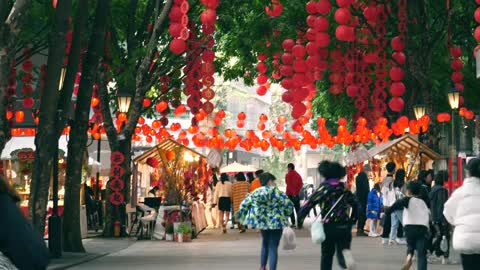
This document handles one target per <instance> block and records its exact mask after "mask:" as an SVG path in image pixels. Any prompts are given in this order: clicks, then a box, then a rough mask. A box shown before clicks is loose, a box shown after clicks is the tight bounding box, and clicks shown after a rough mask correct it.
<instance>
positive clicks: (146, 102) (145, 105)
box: [142, 98, 152, 108]
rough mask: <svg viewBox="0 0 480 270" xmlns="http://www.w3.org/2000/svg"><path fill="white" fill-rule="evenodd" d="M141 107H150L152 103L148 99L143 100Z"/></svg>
mask: <svg viewBox="0 0 480 270" xmlns="http://www.w3.org/2000/svg"><path fill="white" fill-rule="evenodd" d="M142 105H143V107H145V108H146V107H150V105H152V101H151V100H150V99H149V98H144V99H143V102H142Z"/></svg>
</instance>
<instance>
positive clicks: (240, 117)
mask: <svg viewBox="0 0 480 270" xmlns="http://www.w3.org/2000/svg"><path fill="white" fill-rule="evenodd" d="M237 119H238V120H245V119H247V115H246V114H245V113H244V112H240V113H239V114H238V116H237Z"/></svg>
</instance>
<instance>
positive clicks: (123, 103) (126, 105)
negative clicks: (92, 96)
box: [117, 95, 132, 113]
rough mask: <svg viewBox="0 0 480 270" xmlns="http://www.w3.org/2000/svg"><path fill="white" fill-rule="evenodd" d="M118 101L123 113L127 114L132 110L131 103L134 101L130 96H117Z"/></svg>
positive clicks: (120, 110) (119, 109) (119, 108)
mask: <svg viewBox="0 0 480 270" xmlns="http://www.w3.org/2000/svg"><path fill="white" fill-rule="evenodd" d="M117 99H118V111H119V112H121V113H127V112H128V110H129V109H130V102H131V101H132V97H131V96H128V95H119V96H117Z"/></svg>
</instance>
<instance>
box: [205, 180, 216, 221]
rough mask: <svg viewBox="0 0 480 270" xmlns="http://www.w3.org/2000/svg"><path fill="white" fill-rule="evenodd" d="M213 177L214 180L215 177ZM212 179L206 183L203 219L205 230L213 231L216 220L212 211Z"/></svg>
mask: <svg viewBox="0 0 480 270" xmlns="http://www.w3.org/2000/svg"><path fill="white" fill-rule="evenodd" d="M213 177H215V178H216V176H215V175H213ZM213 177H212V178H210V179H209V180H208V183H206V187H205V188H206V198H205V217H206V219H207V225H208V226H207V229H214V228H215V227H216V223H217V218H216V215H215V213H216V211H214V207H213V205H215V200H214V194H215V189H214V184H213V183H214V180H213Z"/></svg>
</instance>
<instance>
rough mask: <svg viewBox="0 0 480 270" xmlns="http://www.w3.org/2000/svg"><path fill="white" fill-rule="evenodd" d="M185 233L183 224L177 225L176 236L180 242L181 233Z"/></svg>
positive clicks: (181, 238)
mask: <svg viewBox="0 0 480 270" xmlns="http://www.w3.org/2000/svg"><path fill="white" fill-rule="evenodd" d="M184 234H185V225H184V224H181V225H180V226H178V229H177V237H178V242H179V243H182V242H183V235H184Z"/></svg>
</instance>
